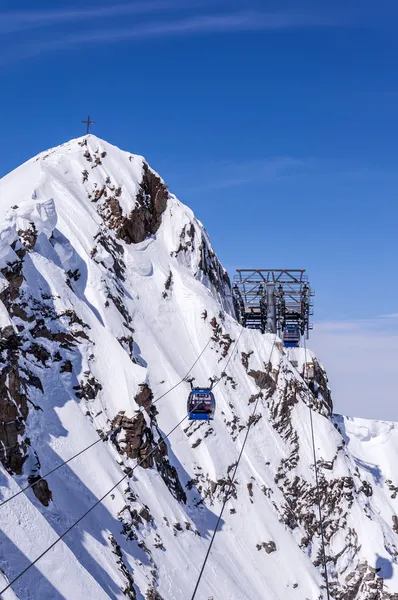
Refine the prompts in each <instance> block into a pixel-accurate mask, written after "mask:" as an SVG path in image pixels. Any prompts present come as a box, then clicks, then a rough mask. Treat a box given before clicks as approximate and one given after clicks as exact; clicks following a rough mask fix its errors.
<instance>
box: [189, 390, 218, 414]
mask: <svg viewBox="0 0 398 600" xmlns="http://www.w3.org/2000/svg"><path fill="white" fill-rule="evenodd" d="M215 411H216V400H215V398H214V394H213V392H212V391H211V388H209V387H207V388H200V387H193V388H192V390H191V392H190V394H189V396H188V402H187V412H188V413H189V417H188V418H189V420H190V421H212V420H213V419H214V413H215Z"/></svg>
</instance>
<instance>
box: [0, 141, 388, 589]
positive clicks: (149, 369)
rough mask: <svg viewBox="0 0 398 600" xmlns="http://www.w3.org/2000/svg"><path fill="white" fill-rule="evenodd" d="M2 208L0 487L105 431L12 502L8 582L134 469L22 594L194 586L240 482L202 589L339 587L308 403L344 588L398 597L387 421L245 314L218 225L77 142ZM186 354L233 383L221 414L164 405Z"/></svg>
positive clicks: (204, 371)
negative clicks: (345, 410)
mask: <svg viewBox="0 0 398 600" xmlns="http://www.w3.org/2000/svg"><path fill="white" fill-rule="evenodd" d="M0 212H1V219H2V221H3V222H2V224H1V225H0V271H1V274H2V278H1V280H0V300H1V305H0V327H1V332H0V333H1V338H0V343H1V351H2V353H1V374H0V388H1V393H2V395H1V401H0V459H1V463H2V469H1V472H0V486H1V490H0V491H1V497H2V498H3V499H7V498H8V497H10V496H11V495H12V494H13V493H15V492H16V491H18V489H19V488H20V487H22V486H23V485H25V484H26V483H28V482H32V481H34V480H35V478H38V477H40V476H42V475H43V474H45V473H46V472H47V471H49V470H50V469H52V468H53V467H54V466H55V465H57V464H58V463H59V462H60V461H62V460H67V459H68V458H69V457H70V456H72V455H74V454H75V453H77V452H79V451H80V450H81V449H83V448H85V447H86V446H88V445H89V444H91V443H93V442H95V441H96V440H98V436H100V437H102V438H103V439H104V441H100V442H99V443H98V444H96V445H95V446H93V447H92V448H90V449H89V450H87V452H84V453H83V454H81V455H80V456H79V457H77V458H76V459H74V460H73V461H71V462H70V463H69V464H68V465H66V466H64V467H62V468H61V469H59V470H58V471H56V472H55V473H53V474H52V475H51V476H49V477H48V478H46V479H45V481H43V480H42V481H41V482H40V484H38V485H37V486H35V487H34V488H33V489H31V490H29V491H28V492H27V493H26V494H21V495H19V496H18V497H17V498H15V499H13V500H11V501H10V502H8V503H7V504H5V505H4V506H2V507H0V523H1V531H2V532H1V537H2V539H1V542H2V544H1V548H2V551H1V556H0V561H1V562H0V568H1V569H2V570H3V572H4V574H5V575H6V576H7V578H8V580H12V579H13V578H14V577H15V576H16V575H17V574H18V573H19V572H20V571H21V570H22V569H23V568H24V567H25V566H27V565H28V564H29V562H30V561H32V560H34V559H35V558H36V557H37V556H38V555H39V554H41V552H43V551H44V550H45V548H46V547H47V546H49V545H50V544H51V543H52V542H53V541H54V540H55V539H56V538H57V536H59V535H61V534H62V533H63V532H64V531H65V530H66V529H67V528H68V527H69V526H70V525H71V524H72V523H73V522H74V521H76V520H77V519H78V518H79V517H80V516H81V515H82V514H83V513H85V511H87V510H88V509H89V508H90V507H92V506H93V504H94V503H95V502H96V500H97V499H98V498H100V497H102V496H103V495H104V494H105V492H106V491H107V490H109V489H110V488H112V487H113V486H114V485H115V484H116V483H117V482H118V481H119V480H120V479H121V478H122V477H123V476H124V475H126V476H127V477H126V479H125V480H124V481H123V483H121V484H120V485H119V486H118V487H117V488H116V489H115V490H114V491H113V492H112V494H110V495H109V496H107V497H106V498H105V499H104V501H103V502H102V503H101V504H100V505H99V506H97V507H96V508H95V509H94V510H93V511H92V512H90V514H88V515H87V517H86V518H85V519H84V520H82V521H81V523H79V524H78V525H77V526H76V527H75V528H73V529H72V530H71V532H70V533H68V534H67V535H66V536H65V538H64V539H63V540H62V541H60V542H59V543H58V544H57V545H56V546H55V547H54V548H53V549H52V550H51V551H50V552H49V553H48V554H46V555H45V556H44V557H43V558H42V559H41V560H40V561H38V563H37V565H35V566H34V567H32V568H31V569H29V570H28V571H27V572H26V574H25V575H23V577H21V578H20V579H19V580H18V581H17V582H16V583H15V584H14V585H13V592H14V593H15V594H16V595H17V597H19V598H21V599H22V598H23V599H24V600H25V599H36V598H40V599H41V600H43V599H46V600H47V599H48V600H50V599H51V600H54V599H55V600H58V599H60V598H67V599H71V600H72V599H73V600H75V599H76V598H85V599H87V600H89V599H93V600H94V599H96V600H97V599H102V598H123V597H126V596H127V597H129V598H137V599H143V598H145V599H146V600H150V599H152V600H153V599H159V598H164V599H173V600H174V599H175V600H177V599H178V600H182V599H184V600H185V599H187V598H190V597H191V595H192V592H193V589H194V586H195V582H196V578H197V576H198V573H199V570H200V566H201V564H202V561H203V558H204V556H205V553H206V550H207V547H208V544H209V541H210V538H211V535H212V532H213V529H214V526H215V523H216V520H217V516H218V514H219V511H220V508H221V505H222V502H223V499H224V497H225V494H226V493H228V494H229V495H230V499H229V501H228V503H227V508H226V511H225V512H224V515H223V519H222V523H221V527H220V530H219V532H218V533H217V535H216V538H215V542H214V546H213V549H212V553H211V556H210V559H209V562H208V564H207V566H206V570H205V573H204V577H203V579H202V581H201V585H200V588H199V592H198V596H197V598H206V599H207V598H208V597H209V596H214V598H217V599H218V598H231V599H236V600H238V599H239V600H242V599H247V600H249V599H250V600H253V599H259V600H263V599H264V600H265V599H267V600H268V599H272V600H274V599H275V600H285V599H286V600H287V599H289V600H290V599H291V598H297V599H300V600H305V599H309V600H315V599H318V598H326V594H325V590H324V580H323V577H322V564H321V562H322V561H321V559H320V557H321V545H320V530H319V523H318V512H317V495H316V487H315V474H314V465H313V462H314V461H313V453H312V441H311V430H310V417H309V408H308V407H309V406H310V407H311V408H312V409H313V421H314V429H315V439H316V450H317V459H318V466H319V472H320V487H321V493H322V511H323V515H324V519H325V523H324V524H325V538H326V542H327V547H326V555H327V564H328V573H329V580H330V584H331V589H332V590H333V597H334V598H339V599H341V600H342V599H343V598H344V599H347V600H350V599H352V600H353V599H358V600H359V599H363V600H365V599H370V598H374V599H380V600H382V599H383V600H384V599H389V598H391V599H396V598H398V595H397V594H394V593H393V592H395V591H398V580H397V577H396V575H395V564H396V556H397V547H396V533H394V529H393V527H395V528H396V527H397V522H396V519H397V517H396V514H397V504H396V502H397V500H396V498H395V495H396V494H395V485H396V484H397V481H396V480H397V479H398V474H397V477H395V474H394V462H393V460H392V459H387V460H385V459H384V455H385V454H388V455H390V453H391V456H392V457H393V456H394V455H395V435H394V431H395V427H394V425H393V424H390V425H388V427H389V428H390V429H389V431H388V432H387V433H383V434H380V433H378V432H380V431H381V430H383V427H384V425H380V424H375V423H372V424H368V425H366V424H363V423H361V422H358V424H357V422H356V421H355V420H354V421H347V420H346V419H343V418H341V417H335V418H333V417H332V405H331V400H330V393H329V390H328V388H327V378H326V374H325V372H324V370H323V369H322V367H321V366H320V365H319V363H318V361H317V360H316V358H315V357H314V356H313V355H312V353H310V352H308V355H306V353H305V351H304V350H297V351H292V352H291V355H290V356H287V355H286V354H284V353H283V351H282V348H281V345H280V342H279V341H278V340H275V339H274V337H273V336H270V335H264V336H262V335H261V334H260V333H259V332H257V331H249V330H243V331H242V329H241V327H240V326H239V325H238V323H237V322H236V321H235V319H234V316H233V309H232V304H231V297H230V286H229V280H228V276H227V274H226V273H225V271H224V269H223V268H222V266H221V264H220V263H219V261H218V259H217V256H216V255H215V253H214V251H213V249H212V246H211V244H210V241H209V239H208V236H207V234H206V232H205V230H204V228H203V226H202V225H201V223H200V222H199V221H197V220H196V219H195V217H194V215H193V213H192V212H191V211H190V210H189V209H188V208H187V207H185V206H184V205H183V204H181V203H180V202H179V201H178V200H177V199H176V198H175V197H174V196H173V195H171V194H170V193H169V192H168V190H167V186H166V185H165V184H164V182H163V181H162V179H161V178H160V177H159V176H158V175H157V174H156V173H155V172H154V171H152V170H151V168H150V167H149V166H148V165H147V163H146V162H145V160H144V159H143V158H142V157H139V156H135V155H131V154H129V153H125V152H122V151H121V150H119V149H117V148H115V147H113V146H111V145H110V144H108V143H106V142H104V141H102V140H99V139H98V138H96V137H94V136H91V135H90V136H87V137H85V138H81V139H78V140H72V141H71V142H69V143H68V144H64V145H63V146H60V147H58V148H55V149H53V150H50V151H48V152H45V153H42V154H40V155H39V156H38V157H35V158H34V159H32V160H30V161H28V162H27V163H25V164H24V165H22V166H21V167H19V168H18V169H16V170H15V171H14V172H13V173H11V174H9V175H8V176H6V177H5V178H3V179H2V180H1V181H0ZM203 350H204V351H203ZM202 351H203V354H202V355H201V352H202ZM199 356H200V358H199V360H197V359H198V357H199ZM291 359H294V360H296V361H297V364H298V367H297V369H296V368H294V367H293V366H292V364H291V362H290V360H291ZM306 361H307V362H312V363H313V364H314V371H315V377H314V379H312V380H311V381H309V382H308V383H309V385H307V383H306V382H304V380H303V378H302V374H303V372H304V363H305V362H306ZM191 367H193V369H192V371H191V373H190V376H191V377H194V378H195V382H196V384H198V385H207V384H208V382H209V379H210V378H212V379H213V380H214V381H217V378H220V381H219V382H218V383H217V385H216V389H215V393H216V397H217V414H216V418H215V420H214V421H213V422H212V423H211V424H203V423H202V424H200V423H189V422H188V421H187V419H185V420H183V419H184V416H185V417H186V398H187V395H188V393H189V389H190V387H189V384H188V383H185V382H182V383H180V384H179V385H178V386H177V387H175V389H172V391H170V392H169V393H168V394H167V395H166V396H165V397H162V398H161V399H160V400H159V401H158V402H156V406H155V404H154V401H156V400H157V399H158V398H160V397H161V396H162V395H163V394H165V393H166V392H168V391H169V390H170V389H171V388H173V386H175V385H176V384H178V383H179V382H181V380H182V379H183V378H184V376H185V375H186V374H187V372H188V371H190V369H191ZM259 395H260V396H259ZM258 397H259V398H260V401H259V405H258V406H259V408H258V411H257V413H256V415H255V418H254V420H253V419H252V418H251V414H252V412H253V407H254V405H255V404H254V402H255V400H256V399H257V398H258ZM180 421H182V423H181V425H180V426H178V427H177V428H176V430H175V431H173V433H172V434H171V435H170V437H169V438H168V437H166V436H167V434H168V433H169V432H170V431H172V430H173V429H174V428H175V426H176V425H177V424H178V423H179V422H180ZM249 425H251V429H250V433H249V437H248V441H247V444H246V446H245V451H244V453H243V456H242V460H241V462H240V464H239V469H238V472H237V478H236V481H234V482H233V484H232V489H231V488H230V485H229V484H230V476H231V474H232V470H233V467H234V465H235V464H236V461H237V459H238V456H239V452H240V449H241V446H242V443H243V439H244V436H245V433H246V431H247V427H248V426H249ZM386 427H387V426H386ZM365 428H368V429H369V434H366V435H368V436H369V439H368V438H367V437H366V435H365V436H362V441H359V439H360V436H361V435H362V434H358V435H357V434H354V433H353V430H355V431H357V432H358V431H359V432H361V431H362V432H363V431H364V430H365ZM111 431H113V432H114V433H113V434H112V435H111V436H110V437H109V438H107V434H108V433H109V432H111ZM383 431H384V430H383ZM380 436H381V438H382V439H383V440H384V441H383V442H382V445H381V448H382V450H380V451H379V442H378V441H377V440H379V438H380ZM383 436H387V437H383ZM162 439H163V442H162ZM372 440H376V443H375V444H373V442H372ZM379 441H380V440H379ZM159 442H161V443H160V444H159ZM157 444H159V446H158V447H157ZM373 446H374V447H375V448H378V450H377V460H378V461H380V465H381V466H380V467H379V468H377V467H375V468H373V467H372V466H371V463H373V462H374V461H376V459H374V460H373V459H372V457H373V454H372V452H373V450H369V448H373ZM351 448H352V449H351ZM384 448H387V452H385V451H384ZM137 461H143V462H142V466H139V467H137V468H135V466H136V464H137ZM132 468H134V472H133V473H131V469H132ZM129 475H130V476H129ZM397 489H398V488H397ZM379 568H380V571H378V572H377V573H376V571H375V569H379ZM7 594H9V596H7ZM10 594H11V591H9V592H6V593H5V594H4V598H8V597H9V598H12V597H15V596H12V595H10Z"/></svg>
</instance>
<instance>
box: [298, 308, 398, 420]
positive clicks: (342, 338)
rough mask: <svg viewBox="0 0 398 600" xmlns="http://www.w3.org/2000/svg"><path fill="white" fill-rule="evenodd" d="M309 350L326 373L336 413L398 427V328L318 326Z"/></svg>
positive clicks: (378, 321)
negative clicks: (395, 421)
mask: <svg viewBox="0 0 398 600" xmlns="http://www.w3.org/2000/svg"><path fill="white" fill-rule="evenodd" d="M308 345H309V347H311V349H312V350H314V351H315V352H316V353H317V355H318V357H319V359H320V361H321V362H322V364H323V365H324V367H325V368H326V371H327V373H328V376H329V381H330V386H331V389H332V397H333V403H334V410H335V412H338V413H342V414H346V415H349V416H356V417H364V418H373V419H385V420H397V421H398V322H397V323H389V321H388V320H386V319H383V318H382V317H377V318H374V319H368V320H359V321H337V322H330V323H319V324H315V325H314V330H313V332H312V335H311V340H310V341H309V343H308Z"/></svg>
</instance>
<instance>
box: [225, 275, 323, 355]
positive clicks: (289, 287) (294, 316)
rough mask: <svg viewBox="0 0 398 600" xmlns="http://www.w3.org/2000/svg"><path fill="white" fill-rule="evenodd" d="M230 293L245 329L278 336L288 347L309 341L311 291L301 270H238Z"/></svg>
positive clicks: (311, 305)
mask: <svg viewBox="0 0 398 600" xmlns="http://www.w3.org/2000/svg"><path fill="white" fill-rule="evenodd" d="M232 294H233V301H234V307H235V312H236V317H237V319H238V321H239V323H240V324H241V325H243V326H244V327H248V328H250V329H260V331H261V332H262V333H265V332H268V333H277V334H278V335H279V337H280V338H281V339H282V340H283V344H284V346H285V347H287V348H289V347H290V348H297V347H298V346H299V345H300V340H301V337H302V336H306V339H308V337H309V332H310V330H311V329H312V324H311V323H310V316H312V315H313V314H314V312H313V302H312V299H311V298H312V296H314V292H312V291H311V288H310V286H309V283H308V278H307V275H306V274H305V270H304V269H237V271H236V275H235V277H234V285H233V288H232Z"/></svg>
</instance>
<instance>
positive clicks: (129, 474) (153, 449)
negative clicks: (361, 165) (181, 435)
mask: <svg viewBox="0 0 398 600" xmlns="http://www.w3.org/2000/svg"><path fill="white" fill-rule="evenodd" d="M188 416H189V413H188V414H186V415H185V416H184V417H183V418H182V419H181V421H179V422H178V423H177V425H175V426H174V427H173V429H171V431H169V433H168V434H167V435H166V436H164V437H162V439H161V440H160V441H159V442H158V443H157V444H156V446H154V447H153V448H152V450H151V451H150V452H149V453H148V454H147V455H146V456H145V457H144V458H143V459H142V460H140V462H138V463H137V464H136V465H134V467H132V468H131V469H130V470H129V471H128V473H126V475H124V476H123V477H122V478H121V479H119V481H118V482H117V483H115V485H113V486H112V487H111V489H110V490H108V491H107V492H106V494H104V495H103V496H102V497H101V498H99V500H97V501H96V502H95V503H94V504H93V505H92V506H91V507H90V508H89V509H88V510H86V512H85V513H83V514H82V515H81V517H79V518H78V519H77V521H74V523H72V525H70V527H68V529H66V530H65V531H64V532H63V533H62V534H61V535H60V536H58V537H57V539H56V540H55V541H54V542H53V543H52V544H50V546H48V548H46V550H44V552H42V553H41V554H40V555H39V556H38V557H37V558H35V560H34V561H32V562H31V563H29V565H28V566H27V567H26V568H25V569H23V571H21V572H20V573H19V575H17V576H16V577H14V579H13V580H12V581H10V582H9V583H8V585H7V586H6V587H5V588H4V589H2V590H1V591H0V596H1V595H2V594H3V593H4V592H5V591H7V590H8V589H9V588H10V587H11V586H12V585H14V583H15V582H16V581H18V579H20V578H21V577H22V576H23V575H25V573H26V572H27V571H29V569H30V568H31V567H33V566H34V565H35V564H36V563H37V562H38V561H39V560H40V559H41V558H43V556H45V555H46V554H47V552H49V551H50V550H51V549H52V548H54V546H56V545H57V544H58V542H60V541H61V540H62V539H63V538H64V537H65V536H66V535H67V534H68V533H69V532H70V531H72V529H73V528H74V527H76V525H78V524H79V523H80V522H81V521H82V520H83V519H84V518H85V517H86V516H87V515H88V514H89V513H90V512H91V511H92V510H94V508H96V507H97V506H98V505H99V504H101V503H102V502H103V500H105V498H106V497H107V496H109V494H110V493H111V492H113V490H115V489H116V488H117V487H118V486H119V485H120V484H121V483H122V482H123V481H124V480H125V479H127V477H131V475H132V474H133V472H134V471H135V470H136V469H137V468H138V467H139V466H140V465H142V463H143V462H145V461H146V460H148V458H149V457H150V456H151V455H152V454H153V453H154V452H155V450H157V449H158V448H159V447H160V445H161V444H163V443H164V440H165V438H166V439H167V438H169V437H170V435H171V434H172V433H173V432H174V431H175V430H176V429H178V427H179V426H180V425H181V424H182V423H183V422H184V421H185V419H187V418H188Z"/></svg>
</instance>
